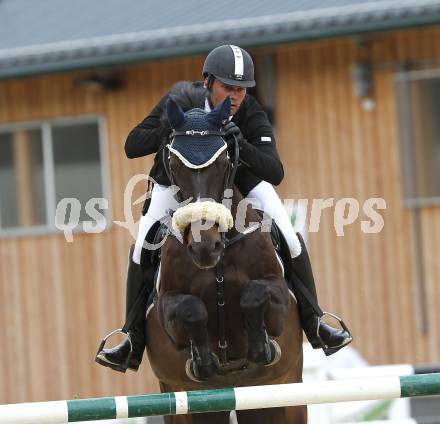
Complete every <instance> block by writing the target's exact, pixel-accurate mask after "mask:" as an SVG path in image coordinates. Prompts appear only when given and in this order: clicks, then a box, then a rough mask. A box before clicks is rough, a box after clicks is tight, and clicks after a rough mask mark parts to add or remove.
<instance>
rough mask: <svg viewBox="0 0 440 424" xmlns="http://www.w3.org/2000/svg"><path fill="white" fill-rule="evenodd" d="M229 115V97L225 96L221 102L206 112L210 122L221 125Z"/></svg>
mask: <svg viewBox="0 0 440 424" xmlns="http://www.w3.org/2000/svg"><path fill="white" fill-rule="evenodd" d="M230 115H231V99H230V98H229V97H226V99H225V100H223V102H222V103H220V104H219V105H218V106H217V107H215V108H214V109H213V110H212V111H211V112H209V113H208V120H209V122H211V123H212V124H214V125H215V124H218V125H220V126H221V125H222V124H224V123H225V121H227V120H228V119H229V116H230Z"/></svg>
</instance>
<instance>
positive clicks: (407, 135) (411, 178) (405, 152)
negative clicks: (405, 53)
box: [394, 68, 440, 209]
mask: <svg viewBox="0 0 440 424" xmlns="http://www.w3.org/2000/svg"><path fill="white" fill-rule="evenodd" d="M434 78H436V79H439V80H440V68H436V69H422V70H414V71H401V72H397V73H396V74H395V75H394V88H395V95H394V99H395V102H396V115H397V126H398V137H399V145H400V170H401V173H402V193H401V196H402V202H403V206H404V207H406V208H410V209H411V208H421V207H435V206H440V195H439V196H429V197H428V196H423V197H417V196H412V197H409V196H407V195H406V190H407V188H410V187H411V186H412V185H413V184H414V182H415V178H416V173H417V171H416V169H415V165H414V162H413V161H412V160H411V155H410V152H412V151H413V149H414V144H413V142H414V139H413V137H414V136H413V134H414V132H413V121H412V116H411V93H410V89H409V83H411V82H412V81H422V80H428V79H434ZM399 83H404V84H406V85H405V86H404V88H403V89H401V94H400V93H399V91H400V90H399V89H398V85H397V84H399ZM399 97H400V98H402V97H404V101H405V104H404V105H399V102H398V100H399ZM402 116H404V119H402ZM400 126H401V129H400V128H399V127H400ZM411 191H412V190H411Z"/></svg>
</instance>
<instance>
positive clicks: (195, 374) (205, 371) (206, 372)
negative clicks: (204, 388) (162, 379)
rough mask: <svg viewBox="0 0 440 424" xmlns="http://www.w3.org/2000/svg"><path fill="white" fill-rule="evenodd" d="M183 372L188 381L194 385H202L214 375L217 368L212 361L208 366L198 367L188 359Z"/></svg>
mask: <svg viewBox="0 0 440 424" xmlns="http://www.w3.org/2000/svg"><path fill="white" fill-rule="evenodd" d="M185 370H186V375H187V376H188V378H189V379H190V380H192V381H195V382H196V383H203V382H204V381H206V380H209V379H210V378H211V377H212V376H213V375H215V374H216V371H217V368H216V363H215V361H214V360H213V362H212V363H211V364H210V365H199V364H197V363H196V362H194V361H193V360H192V359H188V360H187V361H186V365H185Z"/></svg>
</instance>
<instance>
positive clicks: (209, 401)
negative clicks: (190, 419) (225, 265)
mask: <svg viewBox="0 0 440 424" xmlns="http://www.w3.org/2000/svg"><path fill="white" fill-rule="evenodd" d="M432 395H440V373H437V374H419V375H409V376H400V377H399V376H395V377H375V378H363V379H351V380H338V381H324V382H317V383H294V384H278V385H269V386H254V387H237V388H228V389H216V390H197V391H190V392H174V393H161V394H151V395H141V396H116V397H108V398H95V399H76V400H64V401H53V402H36V403H19V404H9V405H0V424H36V423H38V424H40V423H41V424H43V423H45V424H61V423H67V422H78V421H94V420H104V419H115V418H132V417H149V416H154V415H176V414H193V413H198V412H217V411H230V410H234V409H235V410H243V409H258V408H275V407H283V406H297V405H312V404H320V403H335V402H351V401H358V400H374V399H395V398H403V397H414V396H432Z"/></svg>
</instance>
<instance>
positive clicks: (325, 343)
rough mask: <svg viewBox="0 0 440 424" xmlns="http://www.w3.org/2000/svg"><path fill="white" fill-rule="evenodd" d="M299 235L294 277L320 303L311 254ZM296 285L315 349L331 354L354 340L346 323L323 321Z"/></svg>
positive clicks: (296, 291)
mask: <svg viewBox="0 0 440 424" xmlns="http://www.w3.org/2000/svg"><path fill="white" fill-rule="evenodd" d="M297 235H298V238H299V241H300V243H301V254H300V255H299V256H297V257H296V258H293V259H292V266H293V278H299V279H300V280H301V282H302V283H303V284H304V286H305V287H306V288H307V290H308V292H309V293H310V295H311V298H312V300H313V301H314V303H315V305H318V296H317V294H316V287H315V280H314V278H313V272H312V265H311V263H310V259H309V254H308V253H307V249H306V245H305V243H304V240H303V238H302V237H301V234H299V233H297ZM294 286H295V296H296V298H297V300H298V310H299V315H300V319H301V324H302V327H303V329H304V333H305V334H306V336H307V339H308V340H309V342H310V344H311V345H312V347H313V348H314V349H318V348H322V350H323V351H324V353H325V354H326V355H327V356H329V355H332V354H333V353H335V352H337V351H338V350H339V349H341V348H343V347H344V346H346V345H348V344H349V343H350V342H351V341H352V340H353V337H352V336H351V334H350V332H349V331H348V329H347V328H346V327H345V325H344V324H343V326H344V327H343V328H341V329H336V328H333V327H332V326H330V325H329V324H327V323H325V322H323V321H321V320H320V316H319V315H318V313H317V311H315V309H314V308H313V307H312V305H311V304H310V302H309V301H308V299H307V298H306V297H305V295H304V294H303V293H301V291H300V290H299V289H298V288H297V285H296V284H294ZM318 327H319V335H318Z"/></svg>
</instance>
